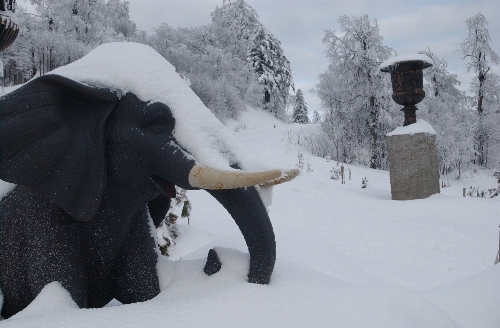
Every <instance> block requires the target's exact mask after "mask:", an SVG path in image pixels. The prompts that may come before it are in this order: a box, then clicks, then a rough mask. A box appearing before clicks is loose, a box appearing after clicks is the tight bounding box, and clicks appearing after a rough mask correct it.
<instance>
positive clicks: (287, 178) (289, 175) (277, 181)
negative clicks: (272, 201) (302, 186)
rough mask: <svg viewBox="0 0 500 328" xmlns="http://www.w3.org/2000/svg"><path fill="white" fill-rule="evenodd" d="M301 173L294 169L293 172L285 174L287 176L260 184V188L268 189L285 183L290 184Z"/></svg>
mask: <svg viewBox="0 0 500 328" xmlns="http://www.w3.org/2000/svg"><path fill="white" fill-rule="evenodd" d="M299 172H300V171H299V170H298V169H293V170H290V171H287V172H285V176H282V177H279V178H278V179H274V180H271V181H266V182H263V183H261V184H259V186H261V187H264V188H266V187H271V186H276V185H279V184H282V183H284V182H288V181H290V180H292V179H294V178H295V177H296V176H297V175H299Z"/></svg>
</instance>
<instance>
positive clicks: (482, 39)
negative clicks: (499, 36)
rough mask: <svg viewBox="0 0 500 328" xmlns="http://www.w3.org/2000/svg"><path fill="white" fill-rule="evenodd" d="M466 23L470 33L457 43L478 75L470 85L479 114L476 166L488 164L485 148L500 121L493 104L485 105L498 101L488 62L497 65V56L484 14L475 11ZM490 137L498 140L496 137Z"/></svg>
mask: <svg viewBox="0 0 500 328" xmlns="http://www.w3.org/2000/svg"><path fill="white" fill-rule="evenodd" d="M465 23H466V24H467V29H468V30H469V34H468V35H467V37H466V38H465V40H464V42H462V44H461V45H460V49H459V52H460V53H461V55H462V59H467V60H468V63H467V72H470V71H473V72H474V73H476V76H477V80H476V81H475V82H474V83H473V84H472V91H473V92H474V95H475V96H476V99H477V102H476V104H477V105H476V110H477V114H478V116H479V123H478V130H477V136H476V139H477V145H476V147H477V152H478V156H477V159H478V164H479V165H485V166H486V165H487V164H488V156H487V155H488V148H489V146H490V144H491V142H492V141H493V140H491V139H492V137H493V136H494V134H496V130H498V123H500V120H499V117H498V115H499V114H498V113H494V111H498V108H492V106H490V108H488V107H489V106H488V104H491V103H492V102H493V103H495V102H496V101H497V99H496V96H498V89H499V83H498V80H499V78H498V76H497V75H496V74H494V73H493V72H492V71H491V64H498V63H499V62H500V57H499V56H498V55H497V54H496V53H495V52H494V51H493V49H491V46H490V42H491V38H490V34H489V32H488V29H487V27H488V22H487V21H486V18H485V17H484V16H483V14H481V13H478V14H476V15H475V16H472V17H470V18H468V19H467V20H466V21H465ZM488 96H489V97H488ZM485 116H487V118H485ZM488 116H489V117H488ZM491 122H495V124H493V126H491ZM489 127H490V128H489ZM491 128H493V130H491ZM493 139H497V140H495V141H498V138H493Z"/></svg>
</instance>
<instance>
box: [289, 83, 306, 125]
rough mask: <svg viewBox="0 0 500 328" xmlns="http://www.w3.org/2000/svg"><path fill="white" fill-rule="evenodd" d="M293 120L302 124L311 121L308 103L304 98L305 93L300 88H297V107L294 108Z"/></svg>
mask: <svg viewBox="0 0 500 328" xmlns="http://www.w3.org/2000/svg"><path fill="white" fill-rule="evenodd" d="M292 122H293V123H300V124H305V123H310V121H309V116H308V113H307V104H306V102H305V100H304V93H302V90H300V89H298V90H297V94H296V96H295V107H294V108H293V115H292Z"/></svg>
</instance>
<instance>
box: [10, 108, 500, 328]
mask: <svg viewBox="0 0 500 328" xmlns="http://www.w3.org/2000/svg"><path fill="white" fill-rule="evenodd" d="M275 125H276V127H274V126H275ZM227 126H228V127H229V128H230V129H231V130H232V131H234V136H235V138H236V139H238V140H239V141H241V142H242V143H244V144H245V145H246V146H247V147H248V151H249V152H253V153H255V154H258V155H259V156H260V158H261V159H262V160H263V161H265V162H267V163H269V164H272V165H275V166H276V167H294V166H295V165H296V164H297V163H298V161H297V153H298V151H299V149H298V147H297V146H296V145H291V144H289V143H288V142H287V135H288V132H289V130H299V129H302V128H304V127H303V126H299V125H286V124H284V123H282V122H280V121H276V120H274V119H273V118H272V117H271V116H269V115H268V114H267V113H263V112H260V111H259V112H257V111H254V110H249V111H248V112H246V113H244V115H243V116H242V118H241V119H240V120H239V121H238V122H236V121H231V122H228V123H227ZM300 152H301V153H303V154H304V157H305V160H307V163H308V164H310V168H311V169H312V170H313V171H312V172H306V170H304V171H303V172H302V174H301V176H299V177H298V178H296V179H295V180H294V181H292V182H289V183H286V184H283V185H279V186H276V187H275V188H274V198H273V204H272V206H271V210H270V217H271V221H272V223H273V226H274V231H275V234H276V242H277V261H276V267H275V271H274V274H273V276H272V280H271V283H270V285H268V286H262V285H254V284H250V283H247V282H246V281H245V280H246V274H247V271H248V260H249V259H248V254H247V249H246V245H245V242H244V240H243V237H242V235H241V233H240V232H239V230H238V227H237V226H236V224H235V223H234V222H233V220H232V219H231V217H230V216H229V214H227V212H225V210H224V209H223V208H222V206H221V205H219V204H218V203H217V202H216V201H215V200H214V199H213V198H212V197H211V196H210V195H209V194H208V193H206V192H204V191H194V192H191V191H190V192H188V197H189V199H190V201H191V204H192V206H193V210H192V215H191V220H190V225H189V226H188V225H187V222H186V221H184V220H179V221H181V222H180V224H181V226H180V232H181V235H180V237H179V238H178V239H177V245H176V246H174V249H173V250H172V256H171V257H170V260H167V259H162V261H161V263H160V265H159V270H160V272H161V283H162V288H164V289H163V291H162V293H161V294H160V295H159V296H157V297H156V298H155V299H153V300H151V301H148V302H144V303H137V304H130V305H120V304H117V303H116V302H115V303H112V304H110V305H109V306H108V307H106V308H103V309H78V308H77V307H76V305H75V304H74V303H73V301H72V300H71V298H70V297H69V296H68V295H67V294H66V293H65V291H64V290H61V289H60V287H59V286H57V284H51V285H49V286H47V287H46V289H44V291H43V292H42V294H41V295H40V296H39V297H38V298H37V299H36V300H35V301H34V303H32V304H31V305H30V307H28V308H27V309H25V310H24V311H23V312H21V313H19V314H17V315H16V316H14V317H12V318H10V319H9V320H5V321H3V322H1V323H0V325H1V326H2V327H15V328H20V327H122V328H125V327H163V326H165V327H384V328H389V327H398V328H401V327H426V328H428V327H471V328H473V327H474V328H477V327H482V328H488V327H497V328H498V327H500V311H498V306H499V304H500V279H499V278H500V265H497V266H494V265H493V261H494V260H495V255H496V252H497V250H498V225H499V224H500V197H497V198H493V199H486V198H471V197H467V198H463V197H462V188H464V187H466V188H468V187H470V186H474V187H476V188H478V187H479V189H487V188H493V187H495V186H496V181H495V180H494V178H493V177H491V176H490V175H488V173H489V172H486V171H485V172H479V173H476V174H473V175H469V176H468V177H466V178H462V179H461V180H460V181H457V180H455V179H454V176H453V175H449V176H444V177H442V180H443V181H449V182H450V183H451V187H447V188H443V189H442V192H441V194H440V195H434V196H432V197H430V198H428V199H424V200H414V201H392V200H391V193H390V185H389V173H388V172H386V171H380V170H372V169H368V168H363V167H357V166H350V170H351V179H350V180H349V178H347V179H346V184H344V185H342V184H341V182H340V180H332V179H330V170H331V169H332V168H333V167H336V163H335V162H327V161H326V160H325V159H321V158H317V157H314V156H311V155H309V154H307V152H304V151H303V150H300ZM346 170H347V167H346ZM364 177H366V178H367V179H368V187H367V188H364V189H363V188H361V180H362V178H364ZM4 188H5V186H4ZM214 246H215V247H216V249H217V251H218V253H219V254H220V257H221V261H222V269H221V271H220V272H218V273H216V274H215V275H213V276H211V277H207V276H206V275H205V274H204V273H203V271H202V269H203V266H204V264H205V259H206V255H207V253H208V250H209V249H210V248H212V247H214Z"/></svg>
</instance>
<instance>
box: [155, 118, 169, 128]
mask: <svg viewBox="0 0 500 328" xmlns="http://www.w3.org/2000/svg"><path fill="white" fill-rule="evenodd" d="M165 124H167V119H166V118H164V117H158V118H157V119H155V120H154V121H153V124H151V125H154V126H162V125H165Z"/></svg>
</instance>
